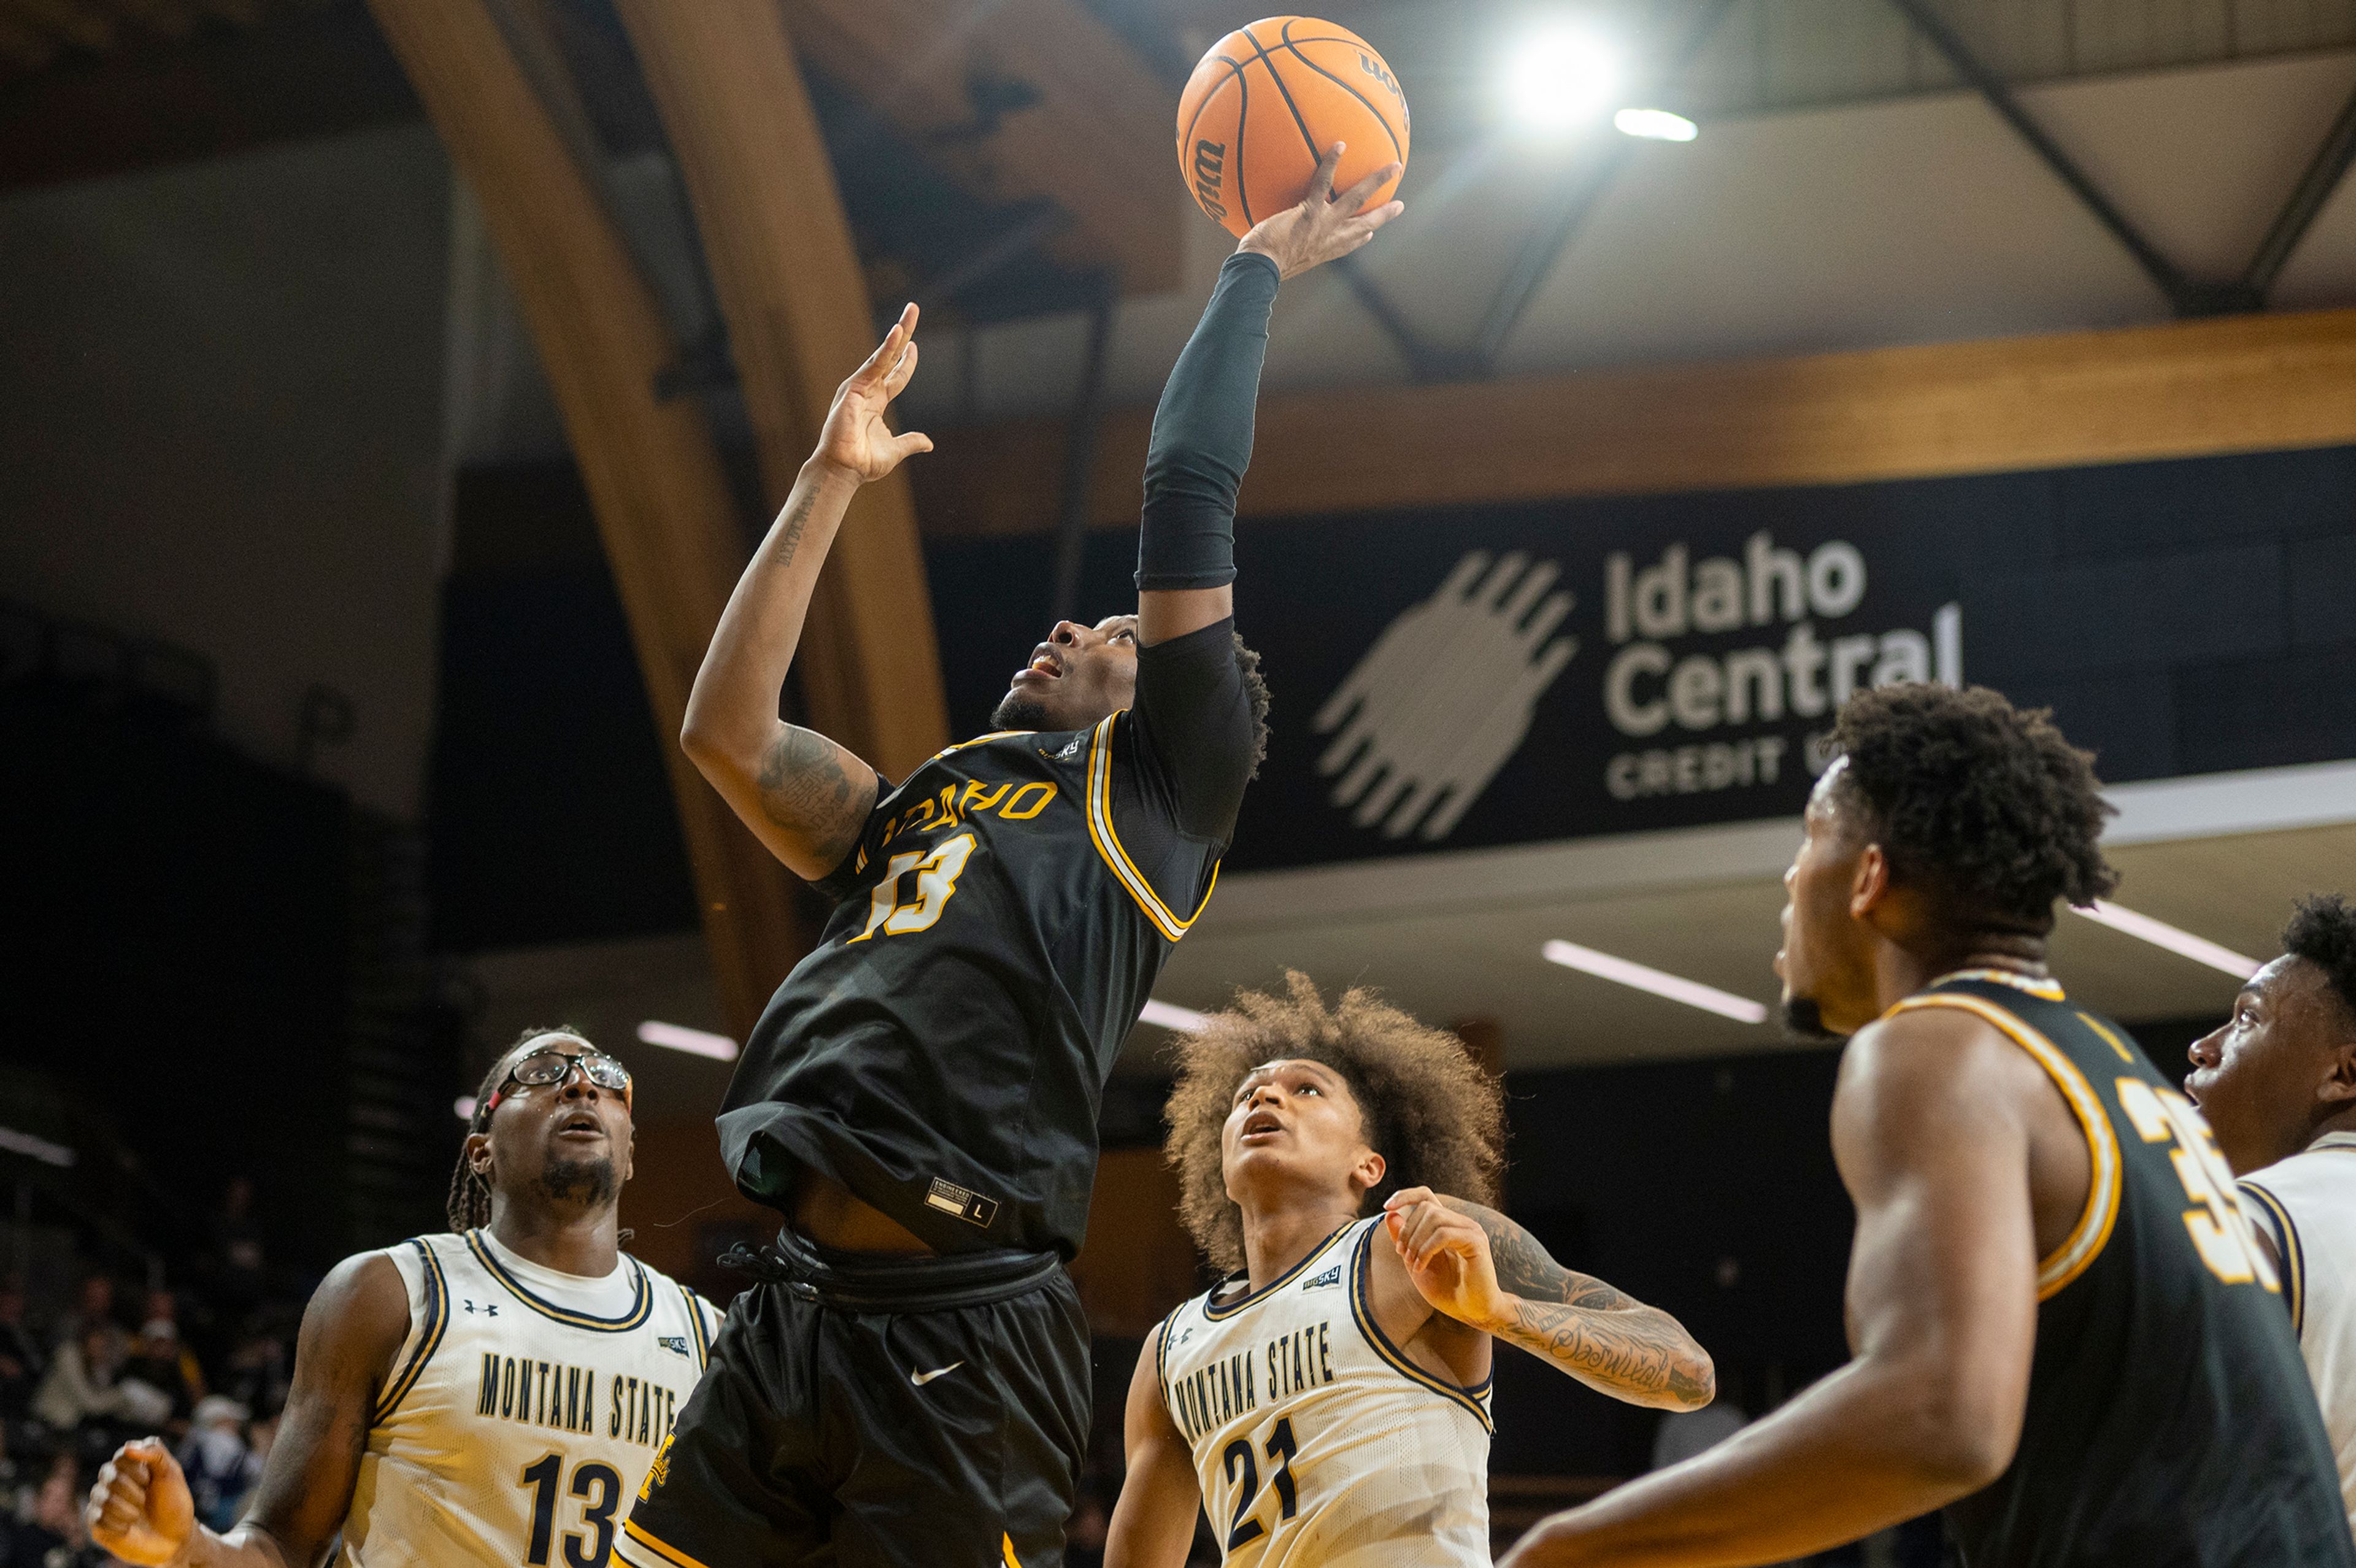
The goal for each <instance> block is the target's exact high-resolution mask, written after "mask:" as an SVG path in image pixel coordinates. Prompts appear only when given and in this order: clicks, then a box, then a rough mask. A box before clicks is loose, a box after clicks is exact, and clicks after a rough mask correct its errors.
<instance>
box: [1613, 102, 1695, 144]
mask: <svg viewBox="0 0 2356 1568" xmlns="http://www.w3.org/2000/svg"><path fill="white" fill-rule="evenodd" d="M1612 128H1613V129H1614V130H1616V131H1618V132H1619V133H1621V134H1622V135H1623V136H1641V137H1643V138H1644V140H1645V141H1648V142H1690V141H1692V140H1693V139H1694V138H1695V137H1696V136H1698V135H1700V134H1701V127H1700V126H1698V125H1697V124H1695V123H1693V122H1692V121H1690V120H1688V119H1687V118H1686V117H1685V116H1684V115H1682V114H1672V113H1670V112H1668V111H1667V110H1665V109H1622V111H1620V112H1619V113H1617V114H1614V115H1613V116H1612Z"/></svg>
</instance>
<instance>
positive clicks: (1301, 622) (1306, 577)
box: [927, 451, 2356, 870]
mask: <svg viewBox="0 0 2356 1568" xmlns="http://www.w3.org/2000/svg"><path fill="white" fill-rule="evenodd" d="M2351 511H2356V453H2348V452H2341V451H2335V452H2327V453H2304V454H2302V453H2258V454H2251V455H2247V456H2240V457H2233V458H2222V459H2198V460H2187V461H2182V462H2176V463H2162V464H2126V465H2119V466H2116V467H2111V468H2099V469H2082V470H2067V471H2054V472H2051V473H2039V474H2015V475H1977V476H1967V477H1961V478H1953V479H1938V480H1913V481H1899V482H1888V483H1878V484H1870V485H1843V486H1824V487H1816V488H1806V489H1789V490H1771V491H1748V492H1731V493H1724V492H1722V493H1711V494H1692V495H1682V496H1646V497H1633V498H1596V499H1580V500H1566V501H1555V502H1540V503H1529V504H1516V505H1494V506H1481V507H1450V508H1438V507H1435V508H1417V509H1412V510H1399V511H1395V512H1382V513H1373V514H1361V515H1356V516H1350V517H1329V518H1311V519H1300V518H1266V519H1260V518H1253V517H1246V518H1245V519H1244V521H1243V523H1242V525H1241V526H1240V527H1239V528H1238V529H1237V568H1238V577H1237V583H1236V604H1237V626H1238V627H1239V628H1240V630H1241V631H1242V633H1243V635H1244V636H1245V638H1246V639H1247V640H1248V642H1250V643H1251V644H1252V645H1254V646H1255V647H1257V648H1258V649H1259V650H1260V651H1261V654H1262V655H1263V657H1264V660H1265V670H1266V674H1267V678H1268V683H1269V688H1270V690H1271V692H1272V693H1273V696H1274V711H1273V713H1272V714H1271V716H1270V722H1271V728H1272V731H1273V733H1272V737H1271V741H1270V744H1269V756H1268V760H1267V763H1265V765H1264V766H1263V767H1262V769H1261V772H1260V776H1259V779H1258V782H1257V783H1256V784H1254V785H1253V786H1252V790H1251V793H1250V795H1248V797H1247V799H1246V802H1245V806H1244V812H1243V818H1242V821H1241V823H1240V825H1239V827H1238V830H1237V839H1236V844H1235V846H1234V848H1233V850H1232V852H1231V853H1230V855H1229V856H1228V859H1227V865H1228V868H1229V869H1230V870H1246V869H1258V868H1263V867H1276V866H1293V865H1305V864H1314V863H1322V862H1330V861H1342V860H1359V859H1371V858H1379V857H1385V856H1393V855H1402V854H1417V853H1429V852H1433V851H1440V850H1448V849H1457V848H1477V847H1483V846H1492V845H1501V844H1514V843H1535V842H1547V841H1551V840H1558V839H1566V838H1577V837H1590V836H1594V835H1601V834H1614V833H1627V832H1639V831H1645V830H1650V829H1658V828H1670V827H1689V826H1696V825H1701V824H1710V823H1724V822H1738V821H1746V820H1756V819H1760V818H1766V817H1775V816H1796V815H1797V814H1798V812H1799V811H1800V808H1801V806H1802V805H1804V803H1805V801H1806V799H1807V793H1808V790H1809V787H1810V786H1811V784H1813V783H1814V781H1815V776H1816V774H1817V773H1819V772H1821V771H1822V769H1823V767H1824V764H1825V763H1826V754H1827V746H1828V740H1829V734H1830V728H1831V723H1832V718H1833V714H1834V712H1835V710H1836V709H1837V708H1838V707H1839V705H1840V703H1841V702H1842V701H1843V700H1844V699H1847V697H1848V696H1849V694H1850V693H1852V692H1854V691H1857V690H1859V689H1862V688H1868V687H1872V686H1878V685H1883V684H1887V683H1890V682H1893V681H1920V680H1935V681H1944V682H1947V683H1950V684H1970V683H1977V684H1985V685H1990V686H1994V687H1997V688H1999V689H2001V690H2004V691H2006V692H2007V693H2008V694H2009V695H2012V696H2013V697H2015V698H2016V699H2019V700H2021V701H2024V702H2029V703H2035V704H2039V705H2044V704H2051V705H2053V706H2055V708H2056V709H2057V713H2058V715H2059V717H2060V720H2061V723H2062V725H2063V727H2064V729H2065V731H2067V732H2069V733H2070V734H2071V735H2072V738H2073V739H2075V740H2078V741H2080V742H2081V743H2082V744H2086V745H2089V746H2092V747H2094V748H2096V749H2098V750H2099V751H2100V752H2102V753H2103V757H2104V773H2105V776H2106V777H2109V778H2111V779H2113V780H2114V781H2117V780H2119V779H2122V778H2126V777H2136V776H2160V775H2163V774H2165V773H2169V772H2172V771H2176V764H2177V763H2178V762H2179V759H2180V760H2182V761H2185V762H2191V763H2196V764H2197V766H2196V768H2195V770H2194V771H2199V770H2200V769H2201V768H2210V769H2213V768H2216V767H2219V766H2252V765H2261V764H2264V763H2273V762H2282V761H2297V760H2305V758H2304V757H2303V756H2301V757H2292V756H2288V755H2286V756H2281V757H2276V756H2272V755H2268V756H2264V757H2259V756H2251V757H2248V758H2243V757H2240V756H2239V755H2237V754H2233V744H2232V743H2231V742H2230V737H2231V736H2233V735H2234V734H2238V733H2245V732H2246V731H2247V729H2248V726H2247V725H2246V724H2237V723H2233V722H2231V721H2230V720H2231V719H2232V716H2233V712H2235V711H2237V709H2236V707H2235V704H2236V703H2237V701H2238V699H2237V698H2236V697H2235V695H2234V691H2233V690H2231V689H2228V688H2230V687H2231V685H2232V682H2231V679H2230V678H2229V677H2232V675H2233V671H2235V670H2236V669H2239V668H2241V667H2243V663H2245V662H2246V661H2247V660H2248V659H2249V658H2250V657H2251V656H2259V655H2264V654H2265V653H2267V652H2268V651H2269V650H2273V649H2281V650H2284V651H2295V650H2296V648H2297V645H2299V644H2300V642H2301V640H2302V638H2303V637H2306V636H2308V634H2307V633H2302V632H2301V631H2300V630H2299V629H2298V628H2299V626H2300V625H2304V624H2305V623H2304V622H2300V623H2298V624H2297V625H2294V624H2291V623H2290V621H2286V618H2285V613H2284V611H2283V609H2282V605H2283V603H2296V602H2297V599H2298V594H2299V588H2298V581H2300V580H2302V578H2301V573H2300V571H2299V568H2298V563H2299V561H2300V560H2301V559H2302V557H2301V553H2300V552H2301V551H2303V550H2308V549H2319V550H2321V551H2323V554H2321V555H2319V556H2318V557H2317V559H2318V560H2322V561H2329V560H2338V559H2339V556H2337V555H2333V554H2331V553H2330V552H2331V551H2332V550H2335V549H2337V550H2340V551H2341V553H2347V552H2348V551H2347V546H2348V545H2356V539H2351V535H2356V528H2352V527H2351V521H2350V517H2351ZM2243 514H2247V515H2246V516H2245V515H2243ZM2310 536H2311V538H2310ZM2302 540H2308V542H2301V541H2302ZM2341 541H2346V542H2345V544H2343V542H2341ZM1051 549H1052V546H1051V545H1050V544H1049V542H1048V541H1046V540H1044V539H1037V538H1035V537H1034V538H1030V539H993V540H981V539H973V540H958V541H935V542H933V543H930V544H928V545H927V557H928V560H929V562H930V566H931V571H932V577H933V583H934V595H935V598H934V603H935V613H936V614H937V616H938V617H939V620H940V624H941V635H942V651H943V655H944V666H945V670H946V673H947V676H948V682H949V695H950V699H951V703H952V710H953V713H954V714H955V718H956V722H958V724H959V725H960V726H962V727H964V728H966V729H976V728H979V727H980V723H981V720H982V719H983V716H984V715H986V713H987V712H988V710H989V707H990V705H991V703H992V702H994V701H995V699H996V698H997V696H998V695H999V694H1000V693H1001V692H1003V690H1004V689H1005V676H1006V674H1007V673H1008V672H1010V671H1012V669H1014V668H1015V667H1019V665H1020V664H1021V663H1022V662H1023V655H1024V654H1025V652H1026V651H1027V650H1028V649H1029V647H1030V646H1031V645H1032V644H1033V643H1034V642H1036V641H1037V640H1038V638H1039V637H1040V636H1041V635H1044V633H1045V630H1046V627H1047V624H1048V623H1047V622H1046V621H1045V620H1044V603H1042V601H1043V600H1044V582H1045V581H1046V580H1047V578H1048V576H1049V559H1050V552H1051ZM1134 550H1135V544H1134V539H1133V538H1130V537H1124V536H1122V535H1119V534H1114V533H1100V534H1097V535H1094V536H1092V537H1091V539H1090V540H1089V553H1088V558H1087V570H1086V573H1085V582H1084V587H1085V590H1086V598H1087V604H1086V606H1085V609H1084V612H1083V613H1084V615H1085V616H1086V617H1087V618H1091V619H1093V618H1095V617H1097V616H1098V615H1101V614H1106V613H1117V612H1119V611H1121V610H1125V609H1126V608H1128V607H1129V606H1130V604H1133V603H1135V599H1134V592H1135V590H1134V588H1133V587H1132V586H1131V585H1130V569H1131V568H1132V566H1133V564H1134V561H1135V555H1134ZM2308 575H2312V574H2311V573H2310V574H2308ZM2319 581H2320V580H2319ZM2286 584H2287V587H2286ZM2309 597H2314V595H2309ZM2293 619H2296V616H2295V615H2294V616H2293ZM2308 619H2310V620H2315V621H2316V622H2317V626H2316V627H2315V628H2312V629H2311V630H2312V633H2313V635H2319V636H2325V637H2327V638H2328V637H2329V636H2334V635H2340V633H2339V632H2336V631H2335V629H2334V628H2335V626H2337V625H2338V624H2339V619H2340V618H2339V617H2337V616H2336V615H2327V614H2320V613H2319V615H2317V616H2310V617H2308ZM2342 630H2344V628H2342ZM2333 645H2334V646H2337V644H2336V643H2335V644H2333ZM2236 661H2242V662H2236ZM2324 673H2328V672H2320V671H2319V675H2318V678H2320V677H2321V675H2322V674H2324ZM2211 687H2215V688H2217V689H2216V690H2214V691H2211V689H2210V688H2211ZM2212 708H2214V709H2218V713H2216V714H2213V715H2212V714H2211V713H2210V711H2209V710H2210V709H2212ZM2210 731H2217V736H2215V737H2210V738H2209V739H2204V738H2203V737H2207V736H2210ZM2220 737H2222V738H2220ZM2340 739H2342V738H2340V737H2338V735H2337V732H2336V731H2335V732H2334V733H2333V734H2331V735H2320V734H2319V735H2318V736H2316V737H2314V738H2313V741H2314V744H2313V747H2311V748H2310V749H2313V750H2317V752H2318V754H2319V755H2322V754H2329V755H2338V754H2340V751H2339V750H2334V749H2333V748H2334V747H2335V746H2339V745H2340ZM2212 740H2213V741H2214V742H2215V743H2213V744H2212V743H2211V741H2212ZM2344 749H2345V748H2344V747H2343V748H2341V750H2344Z"/></svg>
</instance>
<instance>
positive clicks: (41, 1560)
mask: <svg viewBox="0 0 2356 1568" xmlns="http://www.w3.org/2000/svg"><path fill="white" fill-rule="evenodd" d="M81 1494H82V1475H81V1467H80V1465H79V1464H78V1463H77V1462H76V1461H75V1458H74V1456H73V1455H71V1454H70V1453H67V1454H60V1455H59V1456H57V1457H56V1459H55V1460H53V1461H52V1462H51V1463H50V1465H49V1467H48V1472H47V1473H46V1474H45V1475H44V1476H43V1477H41V1482H40V1485H39V1486H38V1487H37V1488H34V1489H33V1491H32V1493H31V1495H30V1497H29V1498H28V1499H27V1504H26V1507H25V1508H24V1509H22V1510H21V1511H20V1512H18V1514H17V1515H16V1517H15V1518H13V1519H10V1520H6V1521H5V1522H0V1568H103V1565H104V1564H107V1563H112V1562H113V1561H114V1559H113V1558H112V1557H110V1556H108V1555H107V1554H106V1553H105V1552H101V1551H100V1550H99V1549H98V1548H97V1547H95V1546H92V1545H91V1543H90V1531H89V1530H88V1528H87V1527H86V1526H84V1525H83V1523H82V1518H81Z"/></svg>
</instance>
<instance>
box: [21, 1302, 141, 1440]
mask: <svg viewBox="0 0 2356 1568" xmlns="http://www.w3.org/2000/svg"><path fill="white" fill-rule="evenodd" d="M111 1327H112V1326H111V1325H103V1324H91V1325H90V1326H89V1327H88V1328H85V1329H84V1330H83V1332H82V1333H81V1334H80V1337H79V1338H76V1339H68V1340H66V1341H65V1342H64V1343H63V1344H61V1345H59V1347H58V1349H57V1353H56V1354H55V1355H54V1356H52V1357H51V1358H50V1360H49V1370H48V1374H47V1375H46V1376H44V1377H43V1378H42V1379H41V1387H40V1392H38V1393H36V1394H35V1395H34V1396H33V1414H34V1415H35V1416H37V1417H38V1418H39V1420H40V1421H41V1422H42V1423H43V1424H45V1425H47V1426H48V1427H49V1428H50V1429H51V1430H52V1431H55V1432H60V1433H70V1432H72V1431H73V1430H74V1429H75V1428H77V1427H79V1426H80V1425H81V1424H83V1423H85V1422H104V1421H111V1420H112V1419H113V1418H114V1417H116V1416H119V1415H121V1414H122V1413H123V1403H124V1401H123V1391H122V1390H121V1389H119V1388H117V1387H116V1386H115V1375H116V1373H117V1372H119V1371H121V1370H122V1359H121V1351H120V1349H119V1345H118V1339H117V1335H116V1334H115V1333H110V1332H109V1329H110V1328H111Z"/></svg>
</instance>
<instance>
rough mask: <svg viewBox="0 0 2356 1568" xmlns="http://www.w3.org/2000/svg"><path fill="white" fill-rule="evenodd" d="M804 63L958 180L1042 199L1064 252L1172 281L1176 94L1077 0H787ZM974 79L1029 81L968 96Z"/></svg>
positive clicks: (1136, 279) (1085, 265)
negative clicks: (1062, 217) (1051, 206)
mask: <svg viewBox="0 0 2356 1568" xmlns="http://www.w3.org/2000/svg"><path fill="white" fill-rule="evenodd" d="M785 10H786V20H787V25H788V26H790V27H792V29H793V34H794V37H795V39H796V41H797V42H798V44H799V46H800V48H802V50H803V51H804V52H805V53H806V54H807V55H809V59H811V61H812V63H814V64H816V65H818V66H819V68H821V69H824V70H825V71H826V72H827V73H828V74H829V75H830V76H832V77H834V78H835V79H836V80H840V81H841V82H842V83H844V84H845V85H846V86H848V87H850V88H851V90H852V91H855V92H857V93H858V94H859V95H860V97H861V98H862V100H864V101H866V102H867V104H868V105H869V106H870V107H872V108H873V109H874V110H875V111H876V112H878V113H879V114H881V115H882V116H883V118H884V119H885V120H886V121H887V122H889V123H891V124H892V125H894V127H895V128H897V129H898V130H899V131H900V133H902V134H903V135H905V136H906V137H907V138H908V139H909V140H910V141H911V142H913V143H914V144H916V146H917V147H918V148H919V149H920V150H921V151H922V152H923V153H924V154H925V155H926V157H927V158H928V159H930V160H933V161H935V162H936V163H937V165H939V166H940V167H942V168H943V169H945V170H947V171H948V173H949V174H950V175H951V176H954V177H956V178H958V180H959V181H960V183H962V184H964V185H965V186H966V187H967V188H969V189H970V190H972V191H974V192H975V193H976V194H978V195H980V196H982V197H986V198H988V199H990V200H992V201H1001V202H1016V201H1053V202H1055V203H1056V204H1057V205H1059V206H1061V207H1062V208H1064V209H1065V210H1066V211H1068V212H1069V213H1070V214H1071V215H1072V218H1073V223H1072V225H1071V227H1070V228H1069V229H1066V230H1065V231H1064V233H1063V234H1062V235H1060V236H1059V237H1057V238H1056V239H1055V240H1052V241H1050V249H1051V250H1053V251H1055V254H1056V256H1057V258H1058V259H1059V260H1061V261H1064V262H1065V263H1066V264H1067V265H1071V266H1075V267H1078V268H1082V269H1089V268H1099V267H1101V268H1106V269H1108V270H1110V271H1111V272H1114V273H1115V274H1116V275H1117V276H1118V277H1119V283H1120V286H1121V288H1122V290H1123V291H1124V292H1125V293H1160V292H1162V291H1164V290H1168V289H1173V288H1175V287H1177V286H1178V281H1179V276H1180V267H1181V262H1182V259H1183V243H1182V240H1181V229H1180V225H1181V224H1182V223H1183V221H1184V218H1185V214H1186V211H1187V207H1186V200H1185V197H1184V194H1183V185H1182V184H1181V182H1180V180H1179V177H1178V170H1177V163H1176V154H1175V153H1174V152H1173V146H1174V144H1175V140H1176V133H1175V131H1174V129H1173V126H1174V123H1175V116H1176V113H1177V107H1178V100H1177V93H1176V91H1175V90H1174V89H1173V88H1172V87H1171V86H1169V85H1168V84H1167V83H1165V82H1163V81H1162V80H1160V79H1159V78H1157V77H1156V76H1155V75H1154V74H1153V73H1152V71H1151V70H1150V69H1147V67H1146V65H1145V63H1144V62H1143V61H1142V60H1141V59H1139V58H1138V57H1137V54H1136V52H1135V51H1134V50H1132V49H1131V48H1130V47H1129V46H1128V44H1127V43H1125V42H1124V41H1122V39H1121V38H1120V37H1119V35H1117V34H1115V33H1114V32H1113V31H1112V30H1111V29H1110V28H1108V27H1106V26H1105V25H1104V24H1103V23H1102V22H1100V21H1098V19H1097V18H1096V16H1093V15H1092V14H1091V13H1090V12H1089V11H1088V10H1087V7H1086V6H1085V5H1082V4H1080V0H786V5H785ZM977 86H979V87H980V88H981V90H982V95H983V97H984V98H985V99H987V98H988V97H989V96H990V94H991V91H992V90H997V91H1003V92H1006V93H1009V94H1012V95H1020V96H1026V97H1027V96H1030V95H1035V100H1034V101H1031V102H1030V103H1029V104H1028V105H1027V106H1025V107H1014V108H1007V109H1005V110H1004V111H1003V112H992V111H991V110H990V108H989V107H988V105H987V104H986V103H985V104H983V105H980V106H979V107H978V106H977V104H976V101H975V89H976V87H977Z"/></svg>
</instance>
